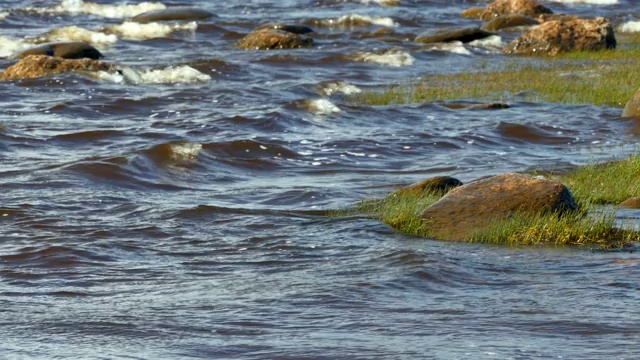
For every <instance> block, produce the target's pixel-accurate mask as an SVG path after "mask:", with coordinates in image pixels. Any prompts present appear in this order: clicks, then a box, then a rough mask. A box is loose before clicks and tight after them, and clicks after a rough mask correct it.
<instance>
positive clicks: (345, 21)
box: [311, 14, 398, 27]
mask: <svg viewBox="0 0 640 360" xmlns="http://www.w3.org/2000/svg"><path fill="white" fill-rule="evenodd" d="M311 23H312V24H313V25H316V26H324V27H358V26H371V25H379V26H386V27H396V26H398V24H397V23H396V22H395V21H393V19H392V18H390V17H380V16H375V17H372V16H367V15H358V14H350V15H345V16H342V17H339V18H331V19H317V20H313V21H311Z"/></svg>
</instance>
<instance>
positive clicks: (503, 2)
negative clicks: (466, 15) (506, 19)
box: [480, 0, 553, 21]
mask: <svg viewBox="0 0 640 360" xmlns="http://www.w3.org/2000/svg"><path fill="white" fill-rule="evenodd" d="M507 14H520V15H525V16H531V17H536V16H538V15H540V14H553V11H551V10H550V9H548V8H546V7H544V6H542V5H540V4H539V3H538V2H537V1H535V0H495V1H494V2H492V3H491V4H489V5H487V8H486V9H485V10H484V12H483V13H482V14H481V15H480V18H481V19H482V20H485V21H487V20H491V19H492V18H495V17H498V16H501V15H507Z"/></svg>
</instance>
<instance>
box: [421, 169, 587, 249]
mask: <svg viewBox="0 0 640 360" xmlns="http://www.w3.org/2000/svg"><path fill="white" fill-rule="evenodd" d="M577 207H578V206H577V204H576V201H575V199H574V198H573V195H572V194H571V191H569V189H567V187H565V186H564V185H562V184H561V183H559V182H555V181H551V180H544V179H537V178H533V177H530V176H526V175H522V174H513V173H509V174H503V175H498V176H494V177H490V178H485V179H481V180H476V181H474V182H471V183H468V184H466V185H464V186H461V187H458V188H455V189H453V190H451V191H450V192H449V193H448V194H447V195H445V196H444V197H443V198H442V199H440V200H439V201H438V202H437V203H435V204H433V205H432V206H430V207H428V208H427V209H426V210H425V211H424V213H423V215H422V216H423V218H424V220H425V221H426V222H427V224H428V226H429V233H430V235H431V236H433V237H434V238H436V239H440V240H470V239H472V238H473V237H474V235H476V234H477V233H478V232H480V231H482V230H483V229H486V228H487V227H488V226H490V225H491V224H492V222H494V221H496V220H500V219H504V218H506V217H508V216H509V215H512V214H514V213H515V212H532V213H534V212H546V211H552V212H558V213H563V212H566V211H572V210H576V209H577Z"/></svg>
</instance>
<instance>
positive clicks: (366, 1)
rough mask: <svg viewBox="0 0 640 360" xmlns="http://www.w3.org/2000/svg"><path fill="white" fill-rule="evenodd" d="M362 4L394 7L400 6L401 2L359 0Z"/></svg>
mask: <svg viewBox="0 0 640 360" xmlns="http://www.w3.org/2000/svg"><path fill="white" fill-rule="evenodd" d="M359 1H360V2H361V3H363V4H371V3H374V4H378V5H385V6H393V5H398V4H399V3H400V0H359Z"/></svg>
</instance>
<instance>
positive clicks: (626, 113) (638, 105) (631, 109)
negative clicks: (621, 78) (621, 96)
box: [622, 90, 640, 117]
mask: <svg viewBox="0 0 640 360" xmlns="http://www.w3.org/2000/svg"><path fill="white" fill-rule="evenodd" d="M622 117H640V90H638V91H637V92H636V93H635V95H633V97H632V98H631V100H629V101H627V103H626V105H625V106H624V110H622Z"/></svg>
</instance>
